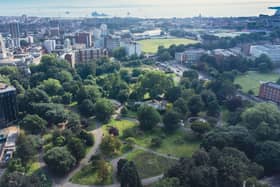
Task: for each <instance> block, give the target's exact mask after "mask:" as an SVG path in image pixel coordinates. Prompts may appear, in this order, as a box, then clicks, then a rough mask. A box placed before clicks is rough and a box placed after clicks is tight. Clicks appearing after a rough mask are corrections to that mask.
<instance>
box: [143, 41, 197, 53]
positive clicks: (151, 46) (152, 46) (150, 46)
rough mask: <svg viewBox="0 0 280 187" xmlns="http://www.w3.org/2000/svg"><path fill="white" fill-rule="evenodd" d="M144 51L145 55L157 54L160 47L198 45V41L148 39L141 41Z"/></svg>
mask: <svg viewBox="0 0 280 187" xmlns="http://www.w3.org/2000/svg"><path fill="white" fill-rule="evenodd" d="M139 43H140V44H141V47H142V51H143V52H145V53H156V52H157V50H158V47H159V46H164V47H166V48H168V47H170V46H171V45H173V44H175V45H179V44H185V45H187V44H194V43H197V41H196V40H191V39H186V38H172V39H148V40H140V41H139Z"/></svg>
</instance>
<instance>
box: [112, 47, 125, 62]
mask: <svg viewBox="0 0 280 187" xmlns="http://www.w3.org/2000/svg"><path fill="white" fill-rule="evenodd" d="M126 55H127V54H126V50H125V48H124V47H119V48H116V49H114V51H113V57H115V58H116V59H118V60H125V57H126Z"/></svg>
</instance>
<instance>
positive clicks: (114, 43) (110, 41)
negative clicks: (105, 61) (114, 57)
mask: <svg viewBox="0 0 280 187" xmlns="http://www.w3.org/2000/svg"><path fill="white" fill-rule="evenodd" d="M120 46H121V38H120V37H119V36H114V35H111V36H107V37H105V39H104V48H106V49H108V51H110V52H112V51H113V50H114V49H116V48H119V47H120Z"/></svg>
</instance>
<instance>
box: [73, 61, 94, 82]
mask: <svg viewBox="0 0 280 187" xmlns="http://www.w3.org/2000/svg"><path fill="white" fill-rule="evenodd" d="M76 69H77V73H78V74H79V75H80V76H81V78H82V79H86V78H87V77H88V76H89V75H93V76H95V75H96V62H89V63H79V64H77V65H76Z"/></svg>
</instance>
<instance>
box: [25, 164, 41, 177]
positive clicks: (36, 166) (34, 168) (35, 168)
mask: <svg viewBox="0 0 280 187" xmlns="http://www.w3.org/2000/svg"><path fill="white" fill-rule="evenodd" d="M39 170H40V163H39V161H36V162H32V163H30V165H29V167H28V171H27V175H32V174H33V173H35V172H37V171H39Z"/></svg>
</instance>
